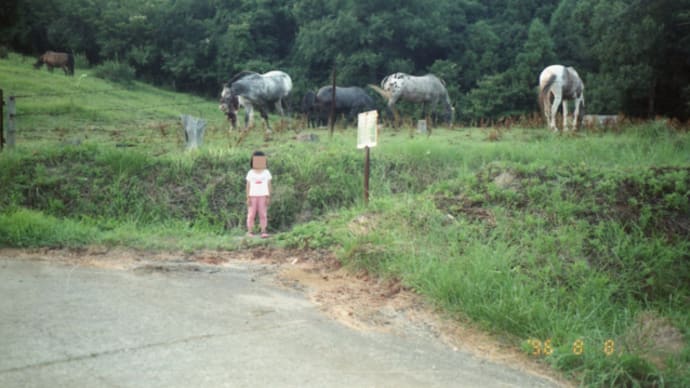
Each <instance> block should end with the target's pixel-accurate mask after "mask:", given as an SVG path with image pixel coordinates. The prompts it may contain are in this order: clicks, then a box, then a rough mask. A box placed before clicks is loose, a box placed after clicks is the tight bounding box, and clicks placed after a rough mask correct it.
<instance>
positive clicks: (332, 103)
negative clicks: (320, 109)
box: [330, 62, 335, 137]
mask: <svg viewBox="0 0 690 388" xmlns="http://www.w3.org/2000/svg"><path fill="white" fill-rule="evenodd" d="M334 125H335V62H333V85H332V89H331V117H330V126H331V137H333V126H334Z"/></svg>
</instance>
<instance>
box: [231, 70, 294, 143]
mask: <svg viewBox="0 0 690 388" xmlns="http://www.w3.org/2000/svg"><path fill="white" fill-rule="evenodd" d="M291 90H292V79H290V76H289V75H287V74H286V73H284V72H282V71H278V70H273V71H269V72H268V73H265V74H258V73H254V72H249V71H243V72H241V73H239V74H237V75H235V76H234V77H233V78H232V79H231V80H230V81H228V83H226V84H225V85H223V91H222V92H221V99H220V101H221V110H223V111H224V112H225V113H226V115H228V117H229V118H230V119H231V120H232V117H233V116H236V115H237V110H238V109H239V107H240V106H243V107H244V110H245V114H244V130H245V131H246V130H247V129H248V128H249V124H250V120H251V118H252V116H253V113H254V107H256V108H257V109H259V112H260V113H261V117H263V119H264V121H265V122H266V132H267V133H270V132H271V125H270V124H269V123H268V113H267V109H268V108H270V107H275V109H276V111H278V113H279V114H280V115H281V116H285V111H284V110H283V103H284V99H285V98H286V97H287V96H288V95H289V94H290V91H291ZM235 99H236V100H235Z"/></svg>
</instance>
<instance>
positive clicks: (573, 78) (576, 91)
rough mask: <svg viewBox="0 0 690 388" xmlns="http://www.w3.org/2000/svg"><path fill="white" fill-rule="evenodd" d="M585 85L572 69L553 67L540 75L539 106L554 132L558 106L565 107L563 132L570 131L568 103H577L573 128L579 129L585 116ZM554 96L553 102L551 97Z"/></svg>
mask: <svg viewBox="0 0 690 388" xmlns="http://www.w3.org/2000/svg"><path fill="white" fill-rule="evenodd" d="M584 91H585V85H584V84H583V83H582V79H581V78H580V76H579V75H578V74H577V72H576V71H575V69H573V68H572V67H565V66H562V65H551V66H548V67H547V68H545V69H544V70H543V71H542V72H541V74H540V75H539V106H540V108H541V109H542V110H543V112H544V116H545V117H546V122H547V124H548V126H549V128H551V129H552V130H553V131H554V132H556V131H558V127H556V113H557V112H558V106H559V105H561V103H562V105H563V130H564V131H567V130H568V101H569V100H574V101H575V113H574V114H573V127H574V128H575V129H577V128H578V125H579V123H580V122H581V121H582V117H583V116H584V114H585V95H584ZM552 95H553V102H552V101H551V96H552Z"/></svg>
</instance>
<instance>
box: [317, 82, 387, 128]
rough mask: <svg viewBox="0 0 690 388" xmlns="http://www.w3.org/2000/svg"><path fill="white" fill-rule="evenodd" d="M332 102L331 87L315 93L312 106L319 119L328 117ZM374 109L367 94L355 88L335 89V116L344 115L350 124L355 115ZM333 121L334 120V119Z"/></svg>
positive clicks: (372, 101) (373, 102) (355, 117)
mask: <svg viewBox="0 0 690 388" xmlns="http://www.w3.org/2000/svg"><path fill="white" fill-rule="evenodd" d="M332 101H333V86H324V87H322V88H321V89H319V91H318V92H317V93H316V99H315V101H314V104H315V105H316V111H317V112H319V117H328V116H329V114H330V112H331V105H332ZM375 109H376V103H375V101H374V99H373V98H371V96H369V95H368V94H367V92H366V91H365V90H364V89H362V88H360V87H357V86H342V87H341V86H336V87H335V115H336V117H337V116H339V115H341V114H344V115H345V119H346V120H347V121H349V122H352V121H354V120H356V119H357V114H359V113H362V112H367V111H370V110H375ZM334 120H335V118H334Z"/></svg>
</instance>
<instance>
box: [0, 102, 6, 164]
mask: <svg viewBox="0 0 690 388" xmlns="http://www.w3.org/2000/svg"><path fill="white" fill-rule="evenodd" d="M4 108H5V97H4V94H3V90H2V89H0V151H2V149H3V148H4V147H5V111H4Z"/></svg>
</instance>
